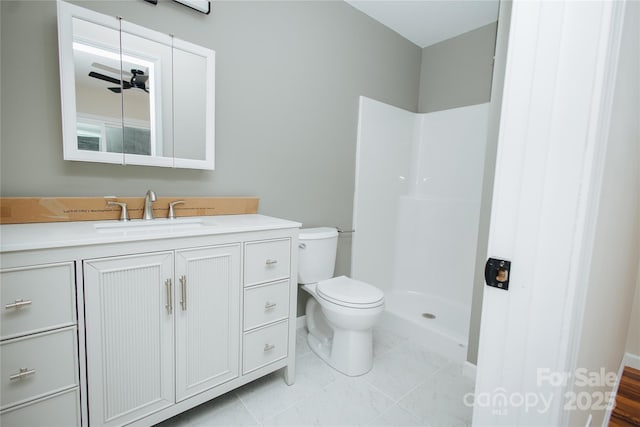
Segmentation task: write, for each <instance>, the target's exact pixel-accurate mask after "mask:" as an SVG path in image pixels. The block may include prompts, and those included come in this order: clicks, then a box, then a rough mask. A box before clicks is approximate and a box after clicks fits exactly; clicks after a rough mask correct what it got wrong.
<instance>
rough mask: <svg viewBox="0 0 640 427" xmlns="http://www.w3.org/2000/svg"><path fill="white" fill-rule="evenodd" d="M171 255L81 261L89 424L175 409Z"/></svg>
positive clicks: (119, 421)
mask: <svg viewBox="0 0 640 427" xmlns="http://www.w3.org/2000/svg"><path fill="white" fill-rule="evenodd" d="M172 279H173V253H172V252H158V253H151V254H144V255H133V256H123V257H113V258H103V259H94V260H87V261H85V262H84V294H85V300H86V301H85V316H86V341H87V376H88V378H87V383H88V399H89V414H90V415H89V418H90V424H91V425H121V424H123V423H126V422H128V421H132V420H135V419H138V418H141V417H143V416H145V415H148V414H150V413H152V412H155V411H157V410H159V409H162V408H165V407H168V406H170V405H172V404H173V403H174V393H173V391H174V382H173V381H174V380H173V379H174V371H173V366H174V345H173V313H172V312H171V311H172V305H173V304H172V303H173V301H172V294H171V292H172V289H171V287H172V285H173V280H172Z"/></svg>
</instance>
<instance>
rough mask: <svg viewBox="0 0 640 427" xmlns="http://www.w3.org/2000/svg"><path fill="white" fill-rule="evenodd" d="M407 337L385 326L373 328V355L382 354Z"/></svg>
mask: <svg viewBox="0 0 640 427" xmlns="http://www.w3.org/2000/svg"><path fill="white" fill-rule="evenodd" d="M406 340H407V339H406V338H405V337H401V336H400V335H398V334H396V333H394V332H392V331H389V330H387V329H384V328H380V327H376V328H373V357H374V359H376V358H378V357H380V356H382V355H383V354H385V353H387V352H388V351H390V350H392V349H393V348H395V347H397V346H398V345H399V344H401V343H403V342H405V341H406Z"/></svg>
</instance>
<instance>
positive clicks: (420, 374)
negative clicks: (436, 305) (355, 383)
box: [363, 341, 448, 401]
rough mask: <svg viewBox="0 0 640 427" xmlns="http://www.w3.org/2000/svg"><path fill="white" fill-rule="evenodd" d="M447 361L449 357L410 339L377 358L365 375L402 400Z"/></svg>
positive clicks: (386, 391) (380, 388)
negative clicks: (444, 356) (445, 357)
mask: <svg viewBox="0 0 640 427" xmlns="http://www.w3.org/2000/svg"><path fill="white" fill-rule="evenodd" d="M447 363H448V360H447V359H444V358H443V357H441V356H439V355H437V354H435V353H433V352H431V351H429V350H427V349H426V348H424V347H422V346H420V345H418V344H414V343H412V342H411V341H406V342H403V343H401V344H399V345H398V346H396V347H395V348H393V349H392V350H390V351H388V352H387V353H385V354H384V355H382V356H380V357H379V358H377V359H376V360H375V363H374V364H373V368H372V369H371V371H369V373H367V374H366V375H364V376H363V378H364V379H365V380H366V381H368V382H369V383H370V384H371V385H373V386H375V387H376V388H378V389H379V390H381V391H382V392H384V393H385V394H386V395H388V396H389V397H391V398H392V399H394V401H398V400H399V399H400V398H402V397H403V396H404V395H405V394H406V393H408V392H409V391H411V389H413V388H415V387H416V386H417V385H419V384H421V383H422V382H424V381H426V380H427V379H428V378H429V377H430V376H431V375H433V374H434V373H435V372H437V371H438V370H439V369H440V368H441V367H442V366H444V365H446V364H447Z"/></svg>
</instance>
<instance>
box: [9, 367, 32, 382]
mask: <svg viewBox="0 0 640 427" xmlns="http://www.w3.org/2000/svg"><path fill="white" fill-rule="evenodd" d="M35 373H36V370H35V369H29V368H20V372H18V373H17V374H13V375H11V376H10V377H9V381H15V380H21V379H23V378H24V377H27V376H29V375H33V374H35Z"/></svg>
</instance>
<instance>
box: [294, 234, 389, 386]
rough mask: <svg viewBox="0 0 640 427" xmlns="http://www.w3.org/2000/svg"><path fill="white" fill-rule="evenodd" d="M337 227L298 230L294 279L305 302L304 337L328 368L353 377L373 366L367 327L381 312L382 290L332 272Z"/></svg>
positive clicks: (382, 305)
mask: <svg viewBox="0 0 640 427" xmlns="http://www.w3.org/2000/svg"><path fill="white" fill-rule="evenodd" d="M337 238H338V232H337V230H336V229H335V228H328V227H321V228H312V229H303V230H301V231H300V253H299V255H300V256H299V268H298V272H299V273H298V282H299V283H300V284H301V285H302V289H304V290H305V291H306V292H308V293H309V294H310V295H311V298H309V300H308V301H307V306H306V319H307V329H308V331H309V332H308V334H307V342H308V343H309V347H310V348H311V350H312V351H313V352H314V353H315V354H316V355H318V356H319V357H320V358H321V359H322V360H324V361H325V362H326V363H327V364H328V365H329V366H331V367H333V368H334V369H336V370H338V371H340V372H342V373H344V374H346V375H349V376H357V375H362V374H365V373H367V372H368V371H369V370H371V367H372V366H373V341H372V328H373V326H374V325H375V323H376V321H377V320H378V319H379V317H380V315H381V314H382V312H383V311H384V293H383V292H382V291H381V290H379V289H378V288H376V287H375V286H372V285H370V284H368V283H365V282H361V281H358V280H355V279H351V278H349V277H346V276H339V277H334V278H332V276H333V270H334V265H335V254H336V247H337Z"/></svg>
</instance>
